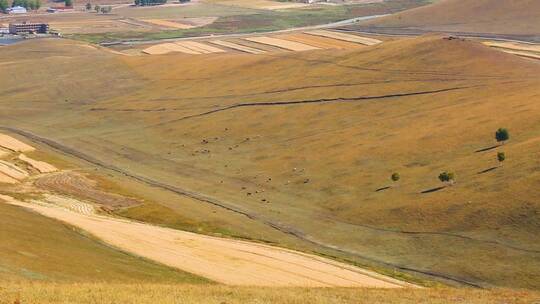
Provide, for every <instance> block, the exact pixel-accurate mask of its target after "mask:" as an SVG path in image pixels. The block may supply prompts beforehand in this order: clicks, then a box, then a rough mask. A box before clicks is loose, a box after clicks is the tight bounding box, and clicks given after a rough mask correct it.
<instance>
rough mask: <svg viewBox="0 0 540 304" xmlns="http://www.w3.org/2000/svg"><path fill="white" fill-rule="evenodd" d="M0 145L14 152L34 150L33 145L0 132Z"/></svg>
mask: <svg viewBox="0 0 540 304" xmlns="http://www.w3.org/2000/svg"><path fill="white" fill-rule="evenodd" d="M0 146H1V147H3V148H6V149H8V150H11V151H15V152H31V151H34V150H35V149H34V147H32V146H29V145H27V144H25V143H23V142H22V141H20V140H18V139H15V138H13V137H11V136H8V135H5V134H0Z"/></svg>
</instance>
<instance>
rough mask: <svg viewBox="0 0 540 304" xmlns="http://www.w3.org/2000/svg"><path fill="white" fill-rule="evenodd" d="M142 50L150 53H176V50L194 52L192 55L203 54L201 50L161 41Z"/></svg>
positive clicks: (186, 52)
mask: <svg viewBox="0 0 540 304" xmlns="http://www.w3.org/2000/svg"><path fill="white" fill-rule="evenodd" d="M142 52H143V53H145V54H148V55H164V54H169V53H175V52H179V53H184V54H192V55H199V54H201V53H200V52H197V51H194V50H192V49H189V48H186V47H183V46H181V45H178V44H175V43H161V44H157V45H153V46H151V47H148V48H146V49H144V50H143V51H142Z"/></svg>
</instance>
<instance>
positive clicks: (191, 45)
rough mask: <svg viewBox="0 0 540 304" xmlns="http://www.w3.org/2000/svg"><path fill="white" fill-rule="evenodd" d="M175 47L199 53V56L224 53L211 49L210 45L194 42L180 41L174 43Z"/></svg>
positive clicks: (215, 48)
mask: <svg viewBox="0 0 540 304" xmlns="http://www.w3.org/2000/svg"><path fill="white" fill-rule="evenodd" d="M176 44H177V45H179V46H182V47H185V48H188V49H190V50H193V51H195V52H199V53H201V54H211V53H224V52H225V51H224V50H222V49H220V48H217V47H213V46H211V45H208V44H205V43H202V42H195V41H180V42H176Z"/></svg>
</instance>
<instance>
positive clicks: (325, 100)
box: [155, 85, 480, 126]
mask: <svg viewBox="0 0 540 304" xmlns="http://www.w3.org/2000/svg"><path fill="white" fill-rule="evenodd" d="M475 87H480V85H476V86H466V87H452V88H445V89H439V90H430V91H417V92H410V93H396V94H388V95H378V96H359V97H337V98H320V99H308V100H295V101H268V102H264V101H263V102H245V103H237V104H233V105H230V106H226V107H223V108H219V109H215V110H211V111H207V112H203V113H199V114H193V115H188V116H184V117H181V118H177V119H174V120H169V121H165V122H161V123H158V124H156V125H155V126H162V125H165V124H169V123H173V122H178V121H183V120H186V119H190V118H196V117H201V116H206V115H210V114H215V113H218V112H223V111H228V110H233V109H236V108H245V107H267V106H287V105H299V104H317V103H341V102H354V101H362V100H377V99H387V98H396V97H407V96H418V95H428V94H436V93H443V92H450V91H457V90H463V89H471V88H475Z"/></svg>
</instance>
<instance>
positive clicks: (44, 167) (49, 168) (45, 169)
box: [19, 154, 58, 173]
mask: <svg viewBox="0 0 540 304" xmlns="http://www.w3.org/2000/svg"><path fill="white" fill-rule="evenodd" d="M19 159H20V160H22V161H24V162H25V163H27V164H29V165H30V166H32V167H34V168H35V169H36V170H38V171H39V172H40V173H51V172H55V171H58V169H57V168H56V167H55V166H53V165H51V164H49V163H46V162H44V161H39V160H35V159H32V158H30V157H28V156H26V155H24V154H20V155H19Z"/></svg>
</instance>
